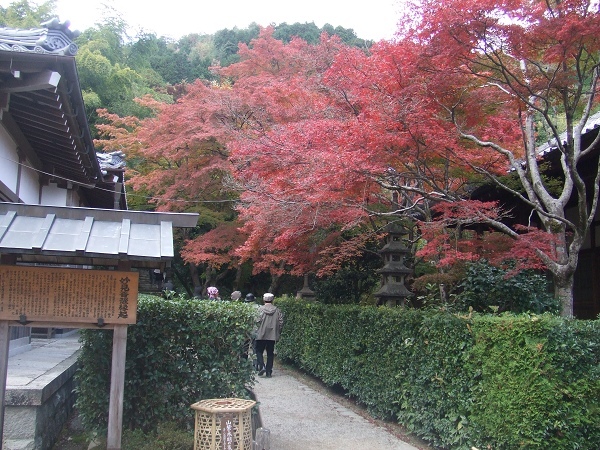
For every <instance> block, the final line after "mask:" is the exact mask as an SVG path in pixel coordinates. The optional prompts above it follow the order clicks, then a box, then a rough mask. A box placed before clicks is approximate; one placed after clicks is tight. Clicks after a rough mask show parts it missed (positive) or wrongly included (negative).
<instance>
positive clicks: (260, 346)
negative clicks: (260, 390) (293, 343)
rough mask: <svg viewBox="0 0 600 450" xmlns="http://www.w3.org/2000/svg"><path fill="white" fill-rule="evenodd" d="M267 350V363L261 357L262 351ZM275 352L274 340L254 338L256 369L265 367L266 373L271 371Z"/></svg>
mask: <svg viewBox="0 0 600 450" xmlns="http://www.w3.org/2000/svg"><path fill="white" fill-rule="evenodd" d="M265 350H266V351H267V365H266V366H265V362H264V359H263V352H264V351H265ZM274 353H275V341H264V340H259V339H257V340H256V361H257V365H258V369H259V370H260V369H263V368H264V369H265V371H266V372H267V374H271V372H273V356H274Z"/></svg>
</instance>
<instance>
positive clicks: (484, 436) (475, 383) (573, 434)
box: [277, 299, 600, 450]
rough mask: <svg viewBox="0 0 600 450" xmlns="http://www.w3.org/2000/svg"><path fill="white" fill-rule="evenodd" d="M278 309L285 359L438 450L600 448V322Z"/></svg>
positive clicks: (295, 304) (292, 303) (294, 305)
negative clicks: (281, 315) (282, 316)
mask: <svg viewBox="0 0 600 450" xmlns="http://www.w3.org/2000/svg"><path fill="white" fill-rule="evenodd" d="M277 305H278V306H279V307H280V308H281V309H282V310H283V311H284V314H285V318H286V325H285V328H284V331H283V335H282V338H281V341H279V343H278V344H277V351H278V356H279V357H280V358H283V359H285V360H287V361H289V362H291V363H293V364H295V365H297V366H299V367H300V368H302V369H304V370H306V371H308V372H310V373H311V374H313V375H315V376H317V377H319V378H321V379H322V380H323V381H324V382H325V383H327V384H328V385H330V386H339V387H341V388H343V389H344V390H345V391H346V392H347V393H348V395H349V396H352V397H353V398H355V399H356V400H358V401H359V402H361V403H363V404H364V405H366V407H367V408H368V410H369V411H370V413H371V414H373V415H374V416H376V417H379V418H384V419H392V420H396V421H398V422H399V423H400V424H402V425H404V426H405V427H406V428H407V429H409V430H410V431H412V432H414V433H415V434H417V435H419V436H421V437H423V438H424V439H426V440H428V441H429V442H431V443H432V444H433V445H436V446H439V447H443V448H447V449H461V450H462V449H465V450H466V449H469V450H470V449H471V448H472V447H475V448H479V449H484V448H485V449H487V448H493V449H495V450H501V449H507V450H508V449H511V450H512V449H553V450H554V449H589V450H598V448H600V321H577V320H567V319H563V318H560V317H557V316H552V315H539V316H537V315H508V314H507V315H501V316H484V315H468V316H459V315H452V314H449V313H444V312H439V311H437V312H432V311H422V310H410V309H403V308H394V309H391V308H375V307H362V306H336V305H322V304H318V303H306V302H302V301H297V300H291V299H280V300H278V301H277Z"/></svg>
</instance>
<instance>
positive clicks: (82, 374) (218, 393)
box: [76, 295, 255, 432]
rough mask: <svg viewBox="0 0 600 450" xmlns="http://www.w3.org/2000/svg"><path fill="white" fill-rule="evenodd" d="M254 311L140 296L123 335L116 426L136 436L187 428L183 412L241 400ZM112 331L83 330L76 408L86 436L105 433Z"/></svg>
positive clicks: (224, 304) (189, 413) (247, 373)
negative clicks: (171, 426) (209, 402)
mask: <svg viewBox="0 0 600 450" xmlns="http://www.w3.org/2000/svg"><path fill="white" fill-rule="evenodd" d="M254 314H255V309H254V308H253V307H252V306H250V305H247V304H244V303H239V302H214V301H206V300H181V299H179V300H164V299H161V298H159V297H152V296H143V295H140V298H139V302H138V314H137V323H136V325H135V326H130V327H129V328H128V333H127V359H126V367H125V392H124V401H123V426H124V427H126V428H130V429H139V430H142V431H144V432H149V431H154V430H156V428H157V426H158V424H160V423H164V422H174V423H177V424H179V426H180V427H182V428H185V427H188V428H189V427H191V423H192V421H193V413H192V411H191V408H190V405H191V404H192V403H194V402H196V401H198V400H201V399H206V398H220V397H240V398H248V392H247V390H246V386H247V385H248V383H251V382H252V377H253V372H252V367H251V363H250V362H249V361H248V360H242V359H241V356H240V355H241V351H242V348H243V345H244V342H245V341H246V339H247V336H249V334H250V332H251V330H252V327H253V322H254V320H253V319H254ZM111 354H112V331H110V330H83V331H82V349H81V353H80V356H79V361H80V363H81V368H80V369H79V371H78V372H77V374H76V377H77V382H78V388H77V392H78V397H77V405H76V406H77V408H78V411H79V413H80V415H81V417H82V422H83V425H84V426H85V428H86V429H88V430H89V431H97V430H104V429H105V428H106V426H107V418H108V417H107V414H108V398H109V391H110V369H111Z"/></svg>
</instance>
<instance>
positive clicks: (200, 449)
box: [192, 398, 256, 450]
mask: <svg viewBox="0 0 600 450" xmlns="http://www.w3.org/2000/svg"><path fill="white" fill-rule="evenodd" d="M255 404H256V402H255V401H253V400H245V399H240V398H213V399H207V400H201V401H199V402H197V403H194V404H193V405H192V409H194V410H195V411H196V418H195V428H194V450H233V449H236V450H252V407H253V406H254V405H255Z"/></svg>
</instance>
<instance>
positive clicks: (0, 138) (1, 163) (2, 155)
mask: <svg viewBox="0 0 600 450" xmlns="http://www.w3.org/2000/svg"><path fill="white" fill-rule="evenodd" d="M18 161H19V157H18V156H17V145H16V144H15V142H14V141H13V140H12V138H11V137H10V135H9V134H8V132H7V131H6V129H5V128H4V127H3V126H2V125H1V124H0V180H1V181H2V182H3V183H4V184H5V185H6V186H7V187H8V188H9V189H10V190H11V191H12V192H13V193H16V192H17V172H18V163H17V162H18Z"/></svg>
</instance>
